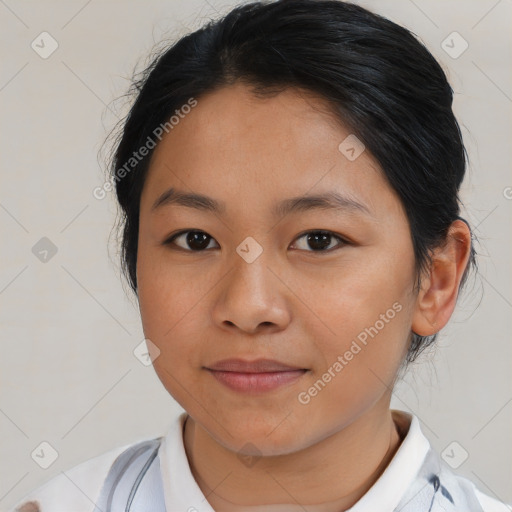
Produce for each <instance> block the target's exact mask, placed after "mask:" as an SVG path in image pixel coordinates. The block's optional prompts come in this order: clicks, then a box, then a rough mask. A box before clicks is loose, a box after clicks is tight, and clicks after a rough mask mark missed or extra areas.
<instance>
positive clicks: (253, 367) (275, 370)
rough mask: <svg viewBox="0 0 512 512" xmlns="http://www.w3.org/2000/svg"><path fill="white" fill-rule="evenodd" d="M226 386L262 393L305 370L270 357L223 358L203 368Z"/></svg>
mask: <svg viewBox="0 0 512 512" xmlns="http://www.w3.org/2000/svg"><path fill="white" fill-rule="evenodd" d="M205 369H206V370H208V371H209V372H210V374H211V375H213V377H215V379H216V380H217V381H219V382H220V383H222V384H224V385H225V386H227V387H228V388H230V389H232V390H234V391H238V392H243V393H250V394H254V393H263V392H268V391H272V390H274V389H277V388H279V387H281V386H284V385H285V384H290V383H292V382H294V381H296V380H298V379H300V378H301V377H302V376H303V375H304V374H305V373H306V372H307V370H306V369H305V368H300V367H297V366H290V365H288V364H284V363H281V362H279V361H275V360H272V359H257V360H255V361H247V360H243V359H224V360H222V361H218V362H216V363H214V364H212V365H209V366H208V367H206V368H205Z"/></svg>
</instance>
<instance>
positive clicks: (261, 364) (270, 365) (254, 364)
mask: <svg viewBox="0 0 512 512" xmlns="http://www.w3.org/2000/svg"><path fill="white" fill-rule="evenodd" d="M206 368H207V369H208V370H215V371H222V372H237V373H270V372H286V371H293V370H305V368H300V367H298V366H290V365H288V364H284V363H281V362H279V361H275V360H273V359H255V360H254V361H247V360H245V359H223V360H222V361H217V362H216V363H214V364H212V365H209V366H207V367H206Z"/></svg>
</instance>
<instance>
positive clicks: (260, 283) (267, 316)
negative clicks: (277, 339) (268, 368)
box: [213, 251, 290, 334]
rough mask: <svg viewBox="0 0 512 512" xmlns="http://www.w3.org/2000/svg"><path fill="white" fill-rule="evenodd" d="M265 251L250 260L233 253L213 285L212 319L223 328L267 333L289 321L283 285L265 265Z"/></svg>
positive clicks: (276, 330) (272, 269)
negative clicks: (230, 262)
mask: <svg viewBox="0 0 512 512" xmlns="http://www.w3.org/2000/svg"><path fill="white" fill-rule="evenodd" d="M264 255H265V251H264V252H263V253H262V254H261V255H260V256H259V257H258V258H257V259H256V260H255V261H253V262H252V263H248V262H246V261H245V260H243V259H242V258H241V257H239V256H238V254H237V255H235V257H234V258H233V265H232V267H231V271H229V272H228V273H227V275H226V276H225V277H224V279H223V280H222V281H221V283H220V285H219V287H218V288H217V296H216V300H215V305H214V309H213V319H214V321H215V322H216V324H217V325H218V326H220V327H221V328H223V329H229V330H240V331H243V332H245V333H247V334H257V333H265V334H270V333H274V332H278V331H280V330H282V329H285V328H286V326H287V325H288V324H289V322H290V310H289V307H290V305H289V301H288V300H287V296H286V290H287V288H286V286H285V285H284V284H283V282H282V281H281V279H280V278H279V275H278V274H279V272H278V271H277V270H276V269H274V268H271V266H269V262H268V261H267V258H266V257H265V256H264Z"/></svg>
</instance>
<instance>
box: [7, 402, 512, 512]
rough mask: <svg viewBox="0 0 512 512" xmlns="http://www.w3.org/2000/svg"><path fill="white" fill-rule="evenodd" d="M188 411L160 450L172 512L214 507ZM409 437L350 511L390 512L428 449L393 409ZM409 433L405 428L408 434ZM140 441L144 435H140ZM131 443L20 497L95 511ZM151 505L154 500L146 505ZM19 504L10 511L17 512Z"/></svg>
mask: <svg viewBox="0 0 512 512" xmlns="http://www.w3.org/2000/svg"><path fill="white" fill-rule="evenodd" d="M186 417H187V413H185V412H184V413H182V414H181V415H179V416H177V417H176V418H175V419H174V421H173V422H172V424H171V426H170V428H169V430H168V432H167V434H166V435H165V436H164V437H163V439H162V443H161V445H160V449H159V452H158V456H159V462H160V468H161V473H162V481H163V489H164V499H165V506H166V509H167V510H168V511H169V512H171V511H172V512H178V511H182V512H190V511H194V512H196V511H197V512H215V511H214V509H213V508H212V507H211V506H210V504H209V503H208V501H207V500H206V498H205V496H204V494H203V493H202V491H201V489H200V488H199V486H198V484H197V482H196V481H195V479H194V477H193V475H192V471H191V469H190V466H189V464H188V459H187V455H186V453H185V447H184V444H183V425H184V422H185V419H186ZM393 417H394V419H395V421H396V422H397V424H399V425H400V427H401V428H402V430H403V431H404V434H405V437H404V439H403V441H402V443H401V445H400V447H399V448H398V450H397V452H396V453H395V455H394V457H393V459H392V460H391V462H390V463H389V464H388V466H387V467H386V469H385V470H384V472H383V473H382V474H381V476H380V477H379V479H378V480H377V481H376V482H375V483H374V485H373V486H372V487H371V488H370V489H369V490H368V492H367V493H366V494H365V495H364V496H363V497H362V498H361V499H360V500H359V501H358V502H357V503H356V504H355V505H354V506H353V507H351V508H350V509H349V511H350V512H375V511H377V510H378V511H379V512H392V511H393V510H394V509H395V508H396V507H397V505H398V504H399V502H400V499H401V498H402V497H403V496H404V494H405V493H406V491H407V489H408V488H409V487H410V486H411V484H412V483H413V482H414V480H415V478H416V475H417V474H418V472H419V470H420V468H421V466H422V464H423V461H424V459H425V456H426V455H427V452H428V450H429V448H430V443H429V441H428V439H427V438H426V437H425V436H424V434H423V432H422V431H421V428H420V424H419V420H418V418H417V417H416V416H414V415H411V414H409V413H406V412H403V411H395V410H393ZM405 432H406V433H405ZM141 441H142V439H141ZM128 446H130V445H125V446H121V447H117V448H115V449H113V450H110V451H108V452H106V453H104V454H102V455H100V456H98V457H94V458H92V459H89V460H87V461H85V462H83V463H82V464H79V465H78V466H75V467H73V468H72V469H70V470H68V471H65V472H62V473H61V474H59V475H57V476H56V477H54V478H52V479H51V480H50V481H49V482H47V483H46V484H44V485H42V486H41V487H39V488H37V489H36V490H34V491H33V492H31V493H30V494H29V495H27V496H25V498H24V499H23V500H21V501H20V502H19V504H18V505H17V507H20V506H21V504H22V503H25V502H26V501H37V502H38V503H39V505H40V510H41V512H70V511H73V512H92V510H93V509H94V506H95V500H96V498H97V497H98V496H99V493H100V490H101V487H102V485H103V482H104V480H105V477H106V475H107V473H108V471H109V469H110V466H111V465H112V463H113V462H114V460H115V459H116V457H117V456H118V455H119V454H120V453H121V452H123V451H124V450H125V449H126V448H128ZM472 487H473V488H475V493H476V496H477V498H478V500H479V501H480V503H481V505H482V508H483V510H484V511H485V512H511V511H512V507H511V506H507V505H505V504H503V503H501V502H499V501H497V500H496V499H494V498H491V497H490V496H488V495H486V494H483V493H482V492H480V491H479V490H478V489H476V487H475V486H474V484H472ZM148 505H150V504H148ZM15 510H16V509H15V508H14V509H12V510H11V512H15Z"/></svg>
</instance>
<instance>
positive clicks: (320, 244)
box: [297, 231, 348, 252]
mask: <svg viewBox="0 0 512 512" xmlns="http://www.w3.org/2000/svg"><path fill="white" fill-rule="evenodd" d="M301 239H304V240H305V243H303V244H302V247H300V246H299V247H298V248H299V249H302V250H306V251H307V250H308V249H307V248H306V247H310V248H311V249H312V251H309V252H326V251H330V250H331V249H333V247H334V248H336V244H335V245H334V246H332V242H333V240H334V239H336V240H338V241H339V242H341V243H338V246H342V245H345V244H347V243H348V242H346V241H345V240H343V238H341V237H340V236H338V235H335V234H334V233H332V232H331V231H309V232H307V233H304V234H302V235H301V236H299V237H298V238H297V240H301Z"/></svg>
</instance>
